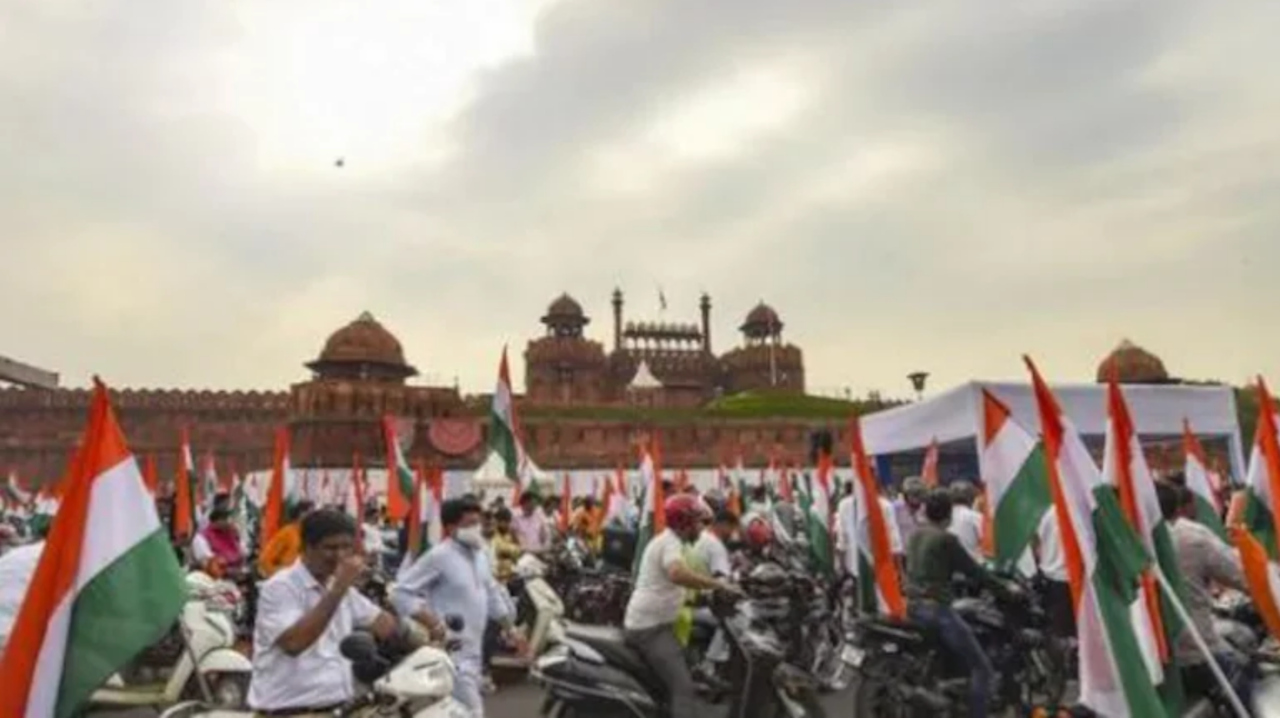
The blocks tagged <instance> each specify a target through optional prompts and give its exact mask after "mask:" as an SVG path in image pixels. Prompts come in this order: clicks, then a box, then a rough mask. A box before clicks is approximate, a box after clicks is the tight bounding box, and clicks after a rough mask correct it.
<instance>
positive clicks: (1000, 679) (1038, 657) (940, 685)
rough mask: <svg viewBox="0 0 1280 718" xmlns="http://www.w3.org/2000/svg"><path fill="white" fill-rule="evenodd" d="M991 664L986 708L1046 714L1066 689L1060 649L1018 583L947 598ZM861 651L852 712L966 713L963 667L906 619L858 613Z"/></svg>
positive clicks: (898, 717)
mask: <svg viewBox="0 0 1280 718" xmlns="http://www.w3.org/2000/svg"><path fill="white" fill-rule="evenodd" d="M952 607H953V608H954V609H955V611H956V613H958V614H960V617H961V618H963V619H964V621H965V623H967V624H968V625H969V627H970V628H971V629H972V630H973V632H974V634H975V635H976V636H977V638H978V642H979V643H980V644H981V645H982V648H983V650H984V651H986V653H987V657H988V658H989V659H990V660H991V665H992V667H993V668H994V669H995V674H996V686H995V688H994V691H993V694H992V705H991V708H992V712H993V713H998V712H999V711H1001V710H1004V709H1007V708H1015V709H1016V710H1017V712H1018V715H1028V714H1030V713H1031V712H1032V711H1033V710H1035V709H1037V708H1041V709H1045V710H1046V711H1047V712H1048V713H1049V714H1050V715H1053V714H1054V712H1055V711H1056V710H1057V709H1058V708H1059V707H1060V706H1061V701H1062V699H1063V694H1064V693H1065V692H1066V682H1067V676H1068V674H1067V672H1066V670H1065V668H1066V656H1065V655H1064V654H1063V648H1062V646H1061V644H1060V643H1059V642H1057V641H1056V640H1054V639H1053V638H1052V637H1051V636H1050V635H1049V632H1048V618H1047V617H1046V615H1045V613H1044V611H1043V609H1042V608H1041V606H1040V605H1039V603H1038V601H1036V599H1035V594H1034V593H1032V592H1029V591H1026V590H1013V591H1005V592H999V593H991V594H985V595H983V596H982V597H979V598H963V599H959V600H957V601H955V603H953V604H952ZM855 634H856V639H857V641H858V644H859V646H860V647H861V648H862V650H863V651H864V652H865V653H864V656H863V659H862V661H861V673H862V680H861V681H860V682H859V685H858V690H857V696H856V705H857V710H856V715H868V716H877V718H924V717H925V716H929V717H931V718H932V717H934V716H944V717H945V716H956V717H957V718H959V716H964V715H967V714H968V711H969V708H968V701H969V667H968V666H967V665H964V664H963V662H962V661H961V660H960V659H959V658H958V657H957V656H955V655H953V654H952V653H951V652H950V651H949V650H947V648H946V647H945V646H944V645H942V643H941V642H940V641H939V640H938V637H937V636H936V635H933V633H932V632H931V631H928V630H926V629H924V628H923V627H921V626H919V625H916V624H914V623H911V622H898V621H892V620H890V619H886V618H881V617H865V618H862V619H860V620H859V621H858V623H857V624H856V626H855Z"/></svg>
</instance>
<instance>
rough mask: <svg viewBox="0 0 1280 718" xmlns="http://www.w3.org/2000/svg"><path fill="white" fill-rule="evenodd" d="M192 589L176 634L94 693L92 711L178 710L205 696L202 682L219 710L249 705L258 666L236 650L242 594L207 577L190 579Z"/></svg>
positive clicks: (172, 632) (164, 640)
mask: <svg viewBox="0 0 1280 718" xmlns="http://www.w3.org/2000/svg"><path fill="white" fill-rule="evenodd" d="M187 590H188V592H189V595H188V600H187V603H186V605H185V606H184V607H183V609H182V615H181V616H180V617H179V619H178V623H177V624H176V625H175V626H174V628H173V630H172V631H170V633H169V634H168V635H167V636H165V638H164V639H162V640H161V641H160V643H158V644H157V645H156V646H153V647H152V648H151V649H149V650H148V651H147V652H146V653H144V654H143V656H141V657H140V658H139V660H137V661H134V663H133V664H132V665H131V666H130V667H129V668H128V669H127V670H126V671H123V672H121V673H117V674H115V675H113V676H111V678H109V679H108V680H107V682H106V684H105V685H104V686H103V687H102V688H100V689H98V690H96V691H94V693H93V695H92V696H91V697H90V699H89V702H90V707H91V709H92V708H96V709H112V710H114V709H128V708H139V707H152V708H159V707H162V706H168V705H173V704H176V703H178V702H179V701H180V700H183V699H184V698H191V697H193V696H197V695H199V694H200V691H201V688H200V682H201V680H200V678H201V677H202V678H203V682H204V683H205V684H206V685H207V686H208V687H209V689H210V693H211V695H212V698H213V702H214V704H215V705H219V706H224V707H227V708H239V707H242V706H243V705H244V704H245V699H246V698H247V697H248V691H249V678H250V676H251V675H252V674H253V664H252V663H250V661H249V659H248V658H246V657H245V656H244V655H243V654H241V653H239V652H237V651H235V650H233V649H232V646H234V645H235V641H236V629H235V623H234V616H235V615H236V612H237V611H240V610H243V609H242V606H241V602H240V601H239V591H238V590H237V589H236V588H235V586H234V585H232V584H228V583H227V582H219V581H214V580H213V579H212V578H210V577H209V576H207V575H205V574H202V573H192V574H188V575H187ZM197 671H198V672H199V674H200V677H197V675H196V673H197Z"/></svg>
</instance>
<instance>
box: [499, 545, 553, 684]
mask: <svg viewBox="0 0 1280 718" xmlns="http://www.w3.org/2000/svg"><path fill="white" fill-rule="evenodd" d="M546 573H547V566H546V564H544V563H543V562H542V561H541V560H540V559H538V557H536V556H534V555H533V554H525V555H524V556H521V557H520V560H519V561H517V562H516V565H515V578H514V580H512V582H511V586H510V589H511V593H512V594H513V596H514V597H515V602H516V626H517V630H519V631H520V632H521V633H522V634H523V635H524V637H525V641H526V642H527V643H528V646H529V651H528V655H529V657H528V658H516V657H509V656H505V655H497V656H494V658H493V662H494V665H497V666H504V665H505V666H509V667H517V668H528V664H529V661H530V660H532V659H533V658H536V657H537V656H539V655H541V654H542V652H543V651H544V650H546V647H547V646H548V645H550V644H552V643H557V642H559V641H560V640H561V639H562V637H563V633H562V631H561V629H562V625H563V619H564V603H563V602H562V601H561V600H560V597H559V596H557V595H556V592H555V589H553V588H552V587H551V584H550V583H548V582H547V580H546Z"/></svg>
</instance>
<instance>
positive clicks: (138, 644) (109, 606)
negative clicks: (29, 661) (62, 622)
mask: <svg viewBox="0 0 1280 718" xmlns="http://www.w3.org/2000/svg"><path fill="white" fill-rule="evenodd" d="M186 593H187V591H186V581H185V579H184V578H183V575H182V570H181V568H180V567H179V566H178V560H177V556H176V555H175V554H174V551H173V546H172V545H171V544H170V543H169V536H168V534H167V533H166V532H165V530H164V529H161V530H159V531H156V532H155V533H152V534H151V535H150V536H147V537H146V538H145V539H143V540H142V541H141V542H140V543H138V544H137V545H136V546H134V547H132V548H130V549H129V550H128V552H126V553H125V554H124V555H122V556H120V558H118V559H116V561H115V562H114V563H112V564H111V565H109V566H107V567H106V568H105V569H103V570H102V572H101V573H99V574H98V575H97V576H96V577H94V579H93V580H92V581H90V582H89V583H88V584H87V585H86V586H85V587H84V588H83V589H81V590H80V593H79V594H77V595H76V596H75V599H74V600H75V604H74V605H73V606H72V609H71V610H72V613H71V627H70V631H69V633H68V635H67V652H66V659H65V661H64V663H63V666H62V682H61V684H60V685H59V687H58V708H57V712H56V713H55V714H54V718H71V716H73V715H75V714H76V713H77V712H78V709H79V708H80V706H81V705H83V704H84V703H85V702H86V701H87V700H88V699H89V696H90V695H91V694H92V693H93V692H94V691H95V690H97V689H98V688H99V687H101V686H102V684H103V683H105V682H106V680H107V678H109V677H110V676H111V675H112V674H113V673H115V672H116V671H118V670H120V668H121V667H122V666H124V665H125V664H127V663H128V662H129V661H131V660H133V659H134V657H136V656H137V655H138V654H139V653H140V652H142V650H143V649H145V648H147V647H148V646H151V645H153V644H155V643H156V642H157V641H159V640H160V639H161V638H162V637H164V635H165V634H166V633H168V632H169V629H170V628H171V627H172V626H173V623H174V621H176V620H177V619H178V616H179V614H181V612H182V607H183V605H184V604H185V602H186V600H187V595H186Z"/></svg>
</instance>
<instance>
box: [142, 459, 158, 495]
mask: <svg viewBox="0 0 1280 718" xmlns="http://www.w3.org/2000/svg"><path fill="white" fill-rule="evenodd" d="M142 482H143V483H144V484H146V485H147V491H149V492H150V493H151V495H152V496H155V495H156V491H157V490H159V488H160V477H159V474H157V473H156V455H155V454H147V463H146V466H145V468H144V469H143V472H142Z"/></svg>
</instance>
